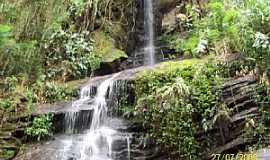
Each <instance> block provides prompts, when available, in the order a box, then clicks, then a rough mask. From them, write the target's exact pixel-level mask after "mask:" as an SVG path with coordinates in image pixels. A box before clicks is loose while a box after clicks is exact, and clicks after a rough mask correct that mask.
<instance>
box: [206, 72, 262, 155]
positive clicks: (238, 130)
mask: <svg viewBox="0 0 270 160" xmlns="http://www.w3.org/2000/svg"><path fill="white" fill-rule="evenodd" d="M257 88H258V84H257V81H256V79H255V77H254V76H244V77H240V78H237V79H232V80H230V81H228V82H226V83H225V84H224V85H223V86H222V95H221V96H222V97H221V101H222V102H223V103H224V104H225V105H226V108H227V109H226V113H225V111H224V109H218V111H217V113H216V115H218V114H219V113H221V112H223V113H224V114H223V115H220V116H218V117H217V120H216V123H215V128H213V130H211V131H209V132H208V133H207V134H210V135H211V137H212V139H211V142H210V144H212V145H211V146H212V147H213V150H212V152H210V154H208V156H207V157H208V158H210V157H211V154H217V153H226V152H227V151H229V152H230V153H231V152H234V151H236V152H237V150H238V148H241V146H242V147H243V146H245V145H246V144H250V143H253V142H254V141H256V138H255V139H254V137H252V136H250V137H247V136H246V134H245V133H244V132H245V131H246V130H248V129H251V130H252V128H254V127H255V126H256V125H257V124H256V123H255V122H256V120H257V119H258V118H259V117H260V112H259V109H260V108H259V105H258V104H257V102H256V99H255V97H256V96H257V95H263V93H261V92H259V91H258V90H257ZM205 134H206V133H205Z"/></svg>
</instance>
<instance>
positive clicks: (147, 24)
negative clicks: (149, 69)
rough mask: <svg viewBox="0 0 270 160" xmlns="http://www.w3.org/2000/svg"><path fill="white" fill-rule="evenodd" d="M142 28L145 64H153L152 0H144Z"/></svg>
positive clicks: (153, 22)
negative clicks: (143, 32) (143, 31)
mask: <svg viewBox="0 0 270 160" xmlns="http://www.w3.org/2000/svg"><path fill="white" fill-rule="evenodd" d="M144 13H145V16H144V30H145V36H146V39H147V40H146V45H145V48H144V49H145V53H146V54H147V60H146V63H147V65H150V66H152V65H154V64H155V43H154V40H155V38H154V37H155V34H154V24H155V17H154V10H153V0H144Z"/></svg>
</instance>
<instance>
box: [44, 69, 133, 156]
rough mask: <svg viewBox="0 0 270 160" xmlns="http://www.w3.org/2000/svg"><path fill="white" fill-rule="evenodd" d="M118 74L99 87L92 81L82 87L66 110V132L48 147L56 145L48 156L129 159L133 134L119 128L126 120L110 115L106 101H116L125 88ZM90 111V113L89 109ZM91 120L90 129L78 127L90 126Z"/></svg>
mask: <svg viewBox="0 0 270 160" xmlns="http://www.w3.org/2000/svg"><path fill="white" fill-rule="evenodd" d="M118 75H119V74H115V75H113V76H112V77H111V78H108V79H106V80H104V81H103V82H101V83H100V84H99V85H98V86H97V87H96V88H95V87H94V86H92V85H91V84H90V85H88V86H85V87H83V88H82V89H81V92H80V98H79V99H78V100H76V101H75V102H73V104H72V107H71V111H70V112H67V113H65V124H64V131H65V133H66V134H65V135H62V136H60V137H57V140H55V141H53V142H52V144H50V147H46V149H47V148H54V147H55V149H54V151H53V153H51V152H52V151H48V153H46V154H49V156H50V158H48V157H47V158H46V159H50V160H51V159H56V160H70V159H72V160H73V159H76V160H113V159H119V156H120V157H124V159H130V158H129V157H130V153H129V152H130V135H129V134H128V133H122V132H121V131H119V130H118V128H119V127H120V128H121V126H124V124H123V123H124V122H123V121H122V120H120V119H117V118H113V117H110V116H108V115H109V114H108V110H109V109H108V107H109V106H110V105H109V104H107V101H108V100H111V101H113V100H112V99H110V98H115V96H118V95H119V94H120V93H118V92H120V91H122V90H123V88H125V87H123V85H125V82H123V85H121V84H120V82H119V81H115V78H116V77H117V76H118ZM82 109H83V111H82ZM85 109H86V110H85ZM88 110H90V111H91V112H87V111H88ZM83 113H86V114H83ZM88 123H89V128H88V129H84V130H83V131H82V130H79V129H78V128H81V127H78V126H79V125H82V124H85V125H87V126H88ZM115 146H117V147H118V148H120V150H121V151H120V153H121V154H120V155H117V154H119V153H115V152H116V151H115V150H114V147H115ZM119 146H121V147H119ZM123 153H124V154H123ZM117 157H118V158H117Z"/></svg>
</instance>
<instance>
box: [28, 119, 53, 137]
mask: <svg viewBox="0 0 270 160" xmlns="http://www.w3.org/2000/svg"><path fill="white" fill-rule="evenodd" d="M51 127H52V116H51V115H43V116H40V117H35V118H34V120H33V124H32V126H31V127H28V128H26V134H27V135H28V136H30V137H32V138H35V139H36V140H38V141H40V140H42V139H44V138H46V137H48V136H51V135H52V132H51V130H52V128H51Z"/></svg>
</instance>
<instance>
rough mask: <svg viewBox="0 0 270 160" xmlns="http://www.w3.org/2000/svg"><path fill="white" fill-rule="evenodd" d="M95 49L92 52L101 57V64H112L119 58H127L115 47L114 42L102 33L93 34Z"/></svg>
mask: <svg viewBox="0 0 270 160" xmlns="http://www.w3.org/2000/svg"><path fill="white" fill-rule="evenodd" d="M93 36H94V40H95V47H94V52H95V53H96V54H97V55H99V56H101V58H102V62H113V61H115V60H117V59H120V58H127V57H128V56H127V55H126V53H125V52H124V51H122V50H120V49H117V48H116V47H115V42H114V40H113V39H112V38H111V37H109V36H108V35H107V34H105V33H104V32H100V31H97V32H95V33H94V35H93Z"/></svg>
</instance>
